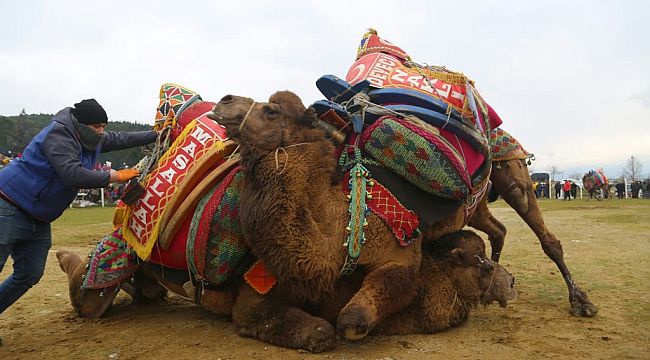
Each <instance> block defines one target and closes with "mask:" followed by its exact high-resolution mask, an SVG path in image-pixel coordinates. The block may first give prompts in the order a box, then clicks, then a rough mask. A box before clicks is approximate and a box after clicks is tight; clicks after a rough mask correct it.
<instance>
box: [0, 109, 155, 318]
mask: <svg viewBox="0 0 650 360" xmlns="http://www.w3.org/2000/svg"><path fill="white" fill-rule="evenodd" d="M107 122H108V117H107V116H106V111H104V109H103V108H102V106H101V105H99V103H98V102H97V101H96V100H95V99H86V100H83V101H81V102H79V103H76V104H74V108H71V107H66V108H65V109H63V110H61V111H59V112H58V113H57V114H56V115H54V117H52V122H50V124H49V125H48V126H46V127H45V128H44V129H43V130H41V131H40V132H39V133H38V134H37V135H36V136H35V137H34V138H33V139H32V140H31V142H30V143H29V145H27V147H26V148H25V150H24V151H23V156H22V157H21V158H20V159H15V160H14V161H12V162H11V163H9V165H8V166H6V167H5V168H3V169H2V170H1V171H0V271H2V268H3V267H4V264H5V263H6V261H7V258H8V256H9V255H11V257H12V259H13V260H14V271H13V274H11V275H10V276H9V277H8V278H7V279H5V280H4V282H2V284H0V314H1V313H2V312H3V311H4V310H5V309H7V308H8V307H9V306H10V305H11V304H13V303H14V302H15V301H16V300H18V299H19V298H20V297H21V296H22V295H23V294H25V293H26V292H27V290H29V289H30V288H31V287H32V286H34V285H35V284H36V283H37V282H38V281H39V280H40V279H41V277H42V276H43V272H44V270H45V262H46V260H47V253H48V250H49V249H50V247H51V245H52V235H51V231H50V223H51V222H52V221H54V220H55V219H56V218H58V217H59V216H61V214H62V213H63V211H64V210H65V209H66V208H68V206H69V205H70V204H71V203H72V201H73V200H74V199H75V196H76V195H77V193H78V191H79V189H81V188H103V187H106V186H107V185H108V184H109V183H113V182H121V181H127V180H130V179H132V178H133V177H136V176H138V175H139V173H138V171H137V170H135V169H126V170H120V171H94V170H92V169H93V168H94V166H95V163H96V161H97V157H98V155H99V153H100V152H108V151H113V150H121V149H127V148H131V147H135V146H141V145H145V144H149V143H152V142H154V141H155V140H156V137H157V133H156V132H155V131H139V132H131V133H115V132H110V131H109V132H105V129H106V124H107Z"/></svg>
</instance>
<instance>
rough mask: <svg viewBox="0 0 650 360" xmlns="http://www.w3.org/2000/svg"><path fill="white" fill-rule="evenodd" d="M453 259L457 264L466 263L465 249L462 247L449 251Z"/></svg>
mask: <svg viewBox="0 0 650 360" xmlns="http://www.w3.org/2000/svg"><path fill="white" fill-rule="evenodd" d="M449 254H450V255H451V256H450V257H451V260H452V261H453V262H454V263H455V264H457V265H463V264H465V251H464V250H463V249H461V248H455V249H453V250H451V253H449Z"/></svg>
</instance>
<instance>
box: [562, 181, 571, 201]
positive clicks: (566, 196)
mask: <svg viewBox="0 0 650 360" xmlns="http://www.w3.org/2000/svg"><path fill="white" fill-rule="evenodd" d="M562 191H564V200H569V201H571V183H570V182H569V180H564V185H562Z"/></svg>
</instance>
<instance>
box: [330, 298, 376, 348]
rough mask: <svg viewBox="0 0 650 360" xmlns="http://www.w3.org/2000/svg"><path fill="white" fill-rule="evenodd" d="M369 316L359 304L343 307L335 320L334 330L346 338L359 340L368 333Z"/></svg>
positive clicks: (369, 328)
mask: <svg viewBox="0 0 650 360" xmlns="http://www.w3.org/2000/svg"><path fill="white" fill-rule="evenodd" d="M370 318H371V317H370V316H369V314H368V313H367V311H366V309H363V308H361V307H360V306H350V307H347V306H346V307H345V308H344V309H343V310H341V313H340V314H339V318H338V321H337V322H336V332H337V333H338V334H339V336H342V337H344V338H346V339H348V340H360V339H363V338H364V337H366V336H367V335H368V333H370V330H371V328H372V326H371V323H372V322H371V320H370Z"/></svg>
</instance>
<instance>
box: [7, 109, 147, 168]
mask: <svg viewBox="0 0 650 360" xmlns="http://www.w3.org/2000/svg"><path fill="white" fill-rule="evenodd" d="M52 116H53V114H26V113H24V112H22V113H21V114H20V115H18V116H2V115H0V153H2V154H7V153H9V151H11V152H12V153H13V154H17V153H20V152H22V151H23V149H24V148H25V146H27V144H28V143H29V142H30V141H31V139H32V138H33V137H34V135H36V134H38V132H39V131H41V130H42V129H43V128H44V127H45V126H46V125H47V124H49V123H50V121H51V120H52ZM149 129H151V126H150V125H143V124H137V123H132V122H128V121H111V122H109V123H108V128H107V130H109V131H140V130H149ZM142 157H143V153H142V149H141V148H133V149H128V150H119V151H113V152H110V153H106V154H101V155H100V156H99V161H100V162H101V163H104V162H106V161H110V162H111V163H112V165H113V168H115V169H119V168H122V167H123V164H126V165H128V166H133V165H135V164H136V163H137V162H138V161H139V160H140V159H141V158H142Z"/></svg>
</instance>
